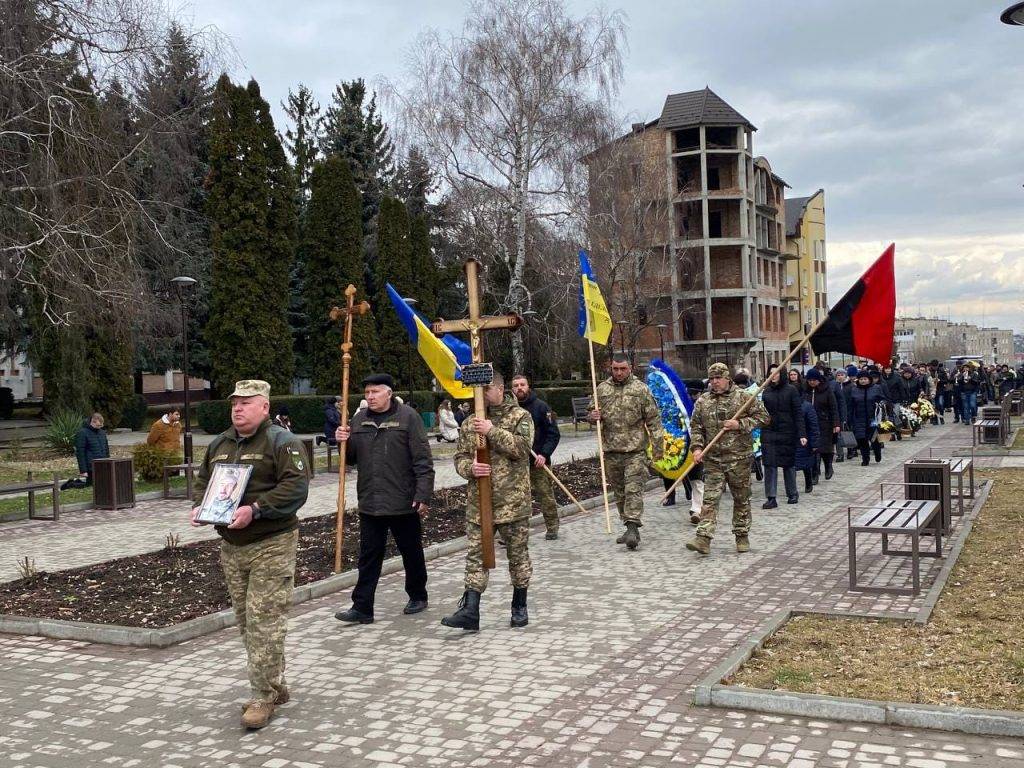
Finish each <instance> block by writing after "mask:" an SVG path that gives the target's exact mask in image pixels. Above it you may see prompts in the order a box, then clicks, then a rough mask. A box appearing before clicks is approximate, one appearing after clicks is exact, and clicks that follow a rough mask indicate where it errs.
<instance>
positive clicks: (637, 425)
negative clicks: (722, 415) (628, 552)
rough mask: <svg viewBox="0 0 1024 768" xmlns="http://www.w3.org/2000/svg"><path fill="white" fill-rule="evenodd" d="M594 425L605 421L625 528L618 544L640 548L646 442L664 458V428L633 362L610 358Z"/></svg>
mask: <svg viewBox="0 0 1024 768" xmlns="http://www.w3.org/2000/svg"><path fill="white" fill-rule="evenodd" d="M589 418H590V421H592V422H596V421H600V422H601V439H602V446H601V447H602V449H603V451H604V462H605V468H606V470H607V472H608V484H609V485H610V486H611V487H612V490H614V491H615V503H616V505H618V508H619V519H620V520H622V522H623V523H624V524H625V526H626V530H625V532H624V533H623V534H622V535H621V536H620V537H619V538H618V539H616V541H615V543H616V544H625V545H626V547H627V548H628V549H636V548H637V546H638V545H639V544H640V526H642V525H643V522H642V516H643V512H644V483H645V482H646V481H647V478H648V473H647V444H648V442H650V443H651V444H652V451H653V458H654V459H655V461H657V460H658V459H660V458H661V453H662V449H663V444H664V440H663V429H662V426H661V415H660V414H659V412H658V404H657V402H655V400H654V395H652V394H651V390H649V389H648V388H647V385H646V384H644V383H643V382H642V381H640V379H638V378H636V377H635V376H634V375H633V370H632V367H631V366H630V364H629V358H628V357H626V356H625V355H623V354H615V355H613V356H612V375H611V377H609V378H608V379H605V380H604V381H602V382H601V383H600V384H599V385H598V387H597V408H596V409H595V410H593V411H591V412H590V417H589Z"/></svg>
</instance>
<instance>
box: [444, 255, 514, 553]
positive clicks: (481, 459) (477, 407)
mask: <svg viewBox="0 0 1024 768" xmlns="http://www.w3.org/2000/svg"><path fill="white" fill-rule="evenodd" d="M479 271H480V262H479V261H477V260H476V259H468V260H467V261H466V295H467V297H468V299H469V317H468V318H466V319H465V320H440V319H439V320H438V321H437V322H436V323H434V324H432V325H431V326H430V329H431V330H432V331H433V332H434V333H435V334H436V335H438V336H442V335H444V334H446V333H468V334H469V347H470V350H472V352H473V362H474V363H482V362H483V361H484V349H483V338H482V335H481V332H482V331H496V330H500V329H504V330H515V329H516V328H518V327H519V326H520V325H522V324H523V318H521V317H520V316H519V315H494V316H487V317H485V316H481V314H480V283H479V279H478V275H479ZM473 411H474V415H475V416H476V418H477V419H480V420H483V419H486V418H487V406H486V405H485V403H484V388H483V386H474V387H473ZM476 460H477V462H478V463H480V464H490V463H491V451H490V449H489V448H488V447H487V439H486V438H485V437H484V436H483V435H480V434H478V435H477V436H476ZM476 487H477V493H478V496H479V499H480V550H481V555H482V559H483V566H484V568H487V569H491V568H493V567H494V512H493V507H492V498H491V478H490V477H478V478H477V479H476Z"/></svg>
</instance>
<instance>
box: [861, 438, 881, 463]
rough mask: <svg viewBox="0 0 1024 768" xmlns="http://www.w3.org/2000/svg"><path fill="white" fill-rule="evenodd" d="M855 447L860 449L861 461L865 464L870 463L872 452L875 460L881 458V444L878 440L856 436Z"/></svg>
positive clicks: (877, 460)
mask: <svg viewBox="0 0 1024 768" xmlns="http://www.w3.org/2000/svg"><path fill="white" fill-rule="evenodd" d="M857 448H858V449H859V450H860V459H861V463H862V464H864V465H865V466H866V465H867V464H869V463H870V461H871V453H872V452H874V454H875V461H876V462H879V461H881V460H882V444H881V443H880V442H879V441H878V440H871V441H869V440H868V439H867V438H866V437H858V438H857Z"/></svg>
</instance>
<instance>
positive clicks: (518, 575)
mask: <svg viewBox="0 0 1024 768" xmlns="http://www.w3.org/2000/svg"><path fill="white" fill-rule="evenodd" d="M484 401H485V402H486V403H487V418H486V419H477V418H476V417H475V416H471V417H469V418H467V419H466V420H465V421H463V422H462V426H461V427H460V429H459V441H458V447H457V449H456V453H455V471H456V472H458V473H459V474H460V475H462V477H464V478H466V479H467V480H468V481H469V482H468V485H467V491H468V496H467V500H466V537H467V538H468V539H469V549H468V550H467V551H466V581H465V585H466V591H465V592H464V593H463V595H462V600H461V601H459V608H458V610H456V611H455V613H453V614H452V615H451V616H446V617H444V618H443V619H441V623H442V624H444V625H445V626H446V627H455V628H457V629H469V630H478V629H480V595H481V594H482V593H483V591H484V590H485V589H487V570H486V569H485V568H484V566H483V552H482V549H481V547H480V496H479V491H478V488H477V480H476V479H477V478H478V477H486V476H488V475H489V476H490V478H491V497H492V500H493V504H492V509H493V514H494V527H495V530H496V531H497V532H498V533H500V534H502V535H503V538H504V539H505V551H506V553H507V554H508V572H509V576H510V577H511V580H512V619H511V622H510V624H511V626H513V627H525V626H526V625H527V624H528V623H529V617H528V615H527V612H526V588H527V587H529V586H530V576H531V575H532V574H533V566H532V565H531V564H530V551H529V547H528V545H529V540H530V511H531V502H530V445H531V444H532V443H533V419H532V418H531V417H530V414H529V413H528V412H527V411H525V410H523V409H522V408H520V407H519V406H518V405H517V404H516V399H515V398H514V397H513V396H512V395H506V394H505V383H504V381H503V379H502V376H501V374H500V373H499V372H498V371H495V372H494V380H493V382H492V383H491V385H490V386H488V387H485V388H484ZM477 435H484V436H485V437H486V438H487V446H488V447H489V448H490V451H491V463H490V464H481V463H478V462H477V461H476V441H477Z"/></svg>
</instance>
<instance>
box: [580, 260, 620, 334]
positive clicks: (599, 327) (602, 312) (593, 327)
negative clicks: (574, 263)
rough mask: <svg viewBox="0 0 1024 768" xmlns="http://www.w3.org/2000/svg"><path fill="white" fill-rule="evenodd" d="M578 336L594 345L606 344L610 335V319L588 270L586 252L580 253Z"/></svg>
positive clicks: (598, 288)
mask: <svg viewBox="0 0 1024 768" xmlns="http://www.w3.org/2000/svg"><path fill="white" fill-rule="evenodd" d="M579 334H580V336H583V337H584V338H587V339H590V340H591V341H592V342H594V343H595V344H602V345H604V344H607V343H608V337H609V336H611V334H612V318H611V315H609V314H608V307H607V305H605V303H604V296H602V295H601V288H600V286H598V284H597V280H595V279H594V273H593V272H592V271H591V269H590V260H589V259H588V258H587V252H586V251H580V314H579Z"/></svg>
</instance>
